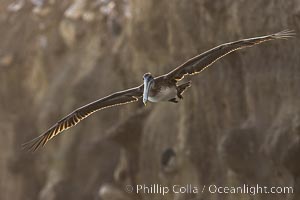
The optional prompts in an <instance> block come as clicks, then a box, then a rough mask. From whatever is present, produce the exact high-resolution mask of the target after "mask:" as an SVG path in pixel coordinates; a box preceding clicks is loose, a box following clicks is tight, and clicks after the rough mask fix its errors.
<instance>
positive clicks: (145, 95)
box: [143, 72, 154, 105]
mask: <svg viewBox="0 0 300 200" xmlns="http://www.w3.org/2000/svg"><path fill="white" fill-rule="evenodd" d="M143 79H144V93H143V103H144V104H145V105H146V104H147V101H148V96H149V90H150V88H151V86H152V84H153V80H154V78H153V76H152V75H151V74H150V73H149V72H148V73H146V74H144V76H143Z"/></svg>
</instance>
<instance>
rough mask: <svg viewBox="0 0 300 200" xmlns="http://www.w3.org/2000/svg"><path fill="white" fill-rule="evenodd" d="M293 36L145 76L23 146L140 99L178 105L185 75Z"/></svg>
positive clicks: (227, 47) (247, 42) (220, 51)
mask: <svg viewBox="0 0 300 200" xmlns="http://www.w3.org/2000/svg"><path fill="white" fill-rule="evenodd" d="M294 35H295V33H294V32H293V31H288V30H286V31H281V32H279V33H275V34H271V35H266V36H261V37H254V38H249V39H242V40H238V41H235V42H230V43H225V44H222V45H219V46H217V47H215V48H212V49H210V50H208V51H206V52H204V53H202V54H199V55H197V56H195V57H193V58H191V59H189V60H188V61H186V62H185V63H183V64H182V65H180V66H178V67H177V68H175V69H174V70H172V71H171V72H169V73H167V74H164V75H161V76H158V77H156V78H155V77H153V76H152V75H151V74H150V73H146V74H144V76H143V79H144V83H143V84H142V85H140V86H138V87H134V88H131V89H128V90H123V91H120V92H116V93H113V94H111V95H109V96H106V97H104V98H101V99H99V100H96V101H94V102H92V103H89V104H87V105H85V106H82V107H80V108H78V109H76V110H74V111H73V112H71V113H70V114H69V115H67V116H66V117H64V118H62V119H61V120H59V121H58V122H57V123H56V124H54V125H53V126H52V127H50V128H49V129H48V130H47V131H45V132H44V133H43V134H41V135H40V136H38V137H36V138H34V139H33V140H31V141H29V142H27V143H25V144H23V145H24V147H25V148H26V149H28V150H30V151H35V150H37V149H38V148H39V147H41V146H44V145H45V144H46V143H47V142H48V141H49V140H50V139H52V138H53V137H54V136H56V135H57V134H59V133H61V132H63V131H64V130H67V129H69V128H71V127H73V126H75V125H76V124H78V123H79V122H80V121H82V120H83V119H85V118H86V117H88V116H89V115H91V114H93V113H94V112H96V111H99V110H102V109H104V108H108V107H112V106H116V105H122V104H127V103H131V102H136V101H138V100H139V99H140V98H143V103H144V104H145V105H146V103H147V102H148V101H150V102H162V101H166V102H173V103H178V101H179V100H180V99H182V98H183V97H182V94H183V92H184V91H185V90H186V89H187V88H188V87H190V86H191V82H190V81H189V82H186V83H183V84H179V81H180V80H182V79H183V78H184V77H185V76H188V75H195V74H198V73H200V72H202V71H203V70H204V69H206V68H207V67H209V66H211V65H212V64H213V63H214V62H216V61H217V60H219V59H220V58H222V57H224V56H225V55H227V54H229V53H231V52H234V51H237V50H239V49H243V48H246V47H252V46H254V45H256V44H260V43H262V42H266V41H271V40H276V39H288V38H290V37H293V36H294Z"/></svg>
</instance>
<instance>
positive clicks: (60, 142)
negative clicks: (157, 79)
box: [0, 0, 300, 200]
mask: <svg viewBox="0 0 300 200" xmlns="http://www.w3.org/2000/svg"><path fill="white" fill-rule="evenodd" d="M299 16H300V3H299V2H298V1H297V0H291V1H288V2H285V1H263V0H260V1H255V2H252V1H231V0H225V1H218V2H212V1H209V0H194V1H188V2H185V1H180V0H173V1H167V0H163V1H162V0H152V1H147V0H143V1H140V0H131V1H129V0H122V1H109V0H108V1H97V0H95V1H82V0H75V1H69V0H68V1H63V2H61V1H52V0H49V1H22V0H18V1H14V2H12V1H8V0H4V1H1V3H0V33H1V37H0V47H1V48H0V110H1V115H0V155H1V156H0V158H1V159H0V198H1V199H3V200H6V199H47V200H48V199H49V200H50V199H51V200H52V199H53V200H54V199H74V200H75V199H83V198H88V199H135V198H136V199H161V196H160V195H147V194H143V195H140V196H130V195H129V194H127V193H126V192H124V186H125V185H127V184H132V185H134V184H154V183H155V184H163V185H173V184H175V183H176V184H182V185H184V184H194V185H203V184H219V185H222V186H228V185H242V184H249V185H251V184H261V185H267V186H268V185H276V186H277V185H282V186H293V187H294V190H295V193H294V195H281V196H276V197H280V199H299V193H298V192H297V189H298V188H299V179H298V175H299V172H300V165H299V162H298V160H299V159H298V155H299V151H300V150H299V149H300V148H299V147H300V144H299V133H300V109H299V108H300V101H299V99H300V92H299V86H300V78H299V77H300V67H299V63H300V57H299V53H300V50H299V48H298V46H299V45H300V42H299V39H298V38H295V39H291V40H287V41H274V42H269V43H266V44H262V45H260V46H257V47H253V48H251V49H246V50H243V51H241V52H238V53H234V54H232V55H229V56H227V57H226V58H223V59H222V60H221V61H218V62H216V63H215V64H214V65H213V66H212V67H210V68H209V69H207V70H206V71H204V72H203V73H202V74H200V75H198V76H195V77H192V87H191V88H189V89H188V91H187V92H186V93H185V94H184V101H182V102H180V103H178V104H171V103H169V104H168V103H162V104H149V106H147V108H143V106H142V105H141V104H139V103H137V104H132V105H126V106H123V107H118V108H111V109H107V110H103V111H101V112H99V113H97V114H95V115H94V116H92V117H90V118H88V120H85V121H84V122H82V124H80V125H78V126H76V127H75V128H73V129H71V130H69V131H66V132H65V134H62V135H61V136H59V137H57V138H55V139H54V140H53V141H51V142H50V143H49V145H47V146H46V147H45V148H44V149H43V150H41V151H39V152H37V153H35V154H27V153H25V152H23V151H21V147H20V145H21V143H23V142H25V141H27V140H28V139H30V138H32V137H35V136H37V135H38V134H39V133H42V132H43V131H44V130H46V129H47V128H48V127H49V126H51V125H52V124H53V123H55V121H56V120H57V119H60V118H61V117H63V116H64V115H65V114H68V113H69V112H70V111H72V110H73V109H74V108H77V107H79V106H82V105H83V104H85V103H88V102H90V101H93V100H95V99H97V98H100V97H103V96H105V95H107V94H110V93H111V92H115V91H118V90H122V89H125V88H129V87H133V86H136V85H138V84H140V83H141V81H142V75H143V73H144V72H148V71H150V72H151V73H152V74H153V75H160V74H163V73H166V72H168V71H169V70H171V69H172V68H174V67H175V66H177V65H179V64H181V63H182V62H184V61H185V60H187V59H188V58H190V57H192V56H194V55H196V54H198V53H201V52H203V51H205V50H207V49H209V48H212V47H214V46H216V45H219V44H221V43H224V42H229V41H234V40H237V39H241V38H247V37H253V36H259V35H264V34H269V33H273V32H277V31H281V30H283V29H287V28H288V29H294V30H295V31H296V32H297V33H298V35H299V34H300V25H299V24H300V17H299ZM170 152H171V154H170ZM170 155H171V157H170ZM169 158H170V159H172V162H167V161H168V159H169ZM169 165H170V166H169ZM195 197H199V198H200V197H201V198H205V199H207V198H210V199H217V198H222V199H232V198H245V199H249V198H250V197H249V196H248V195H225V196H223V195H216V194H214V195H213V194H209V193H208V192H207V193H201V194H197V195H191V194H181V196H179V195H174V194H169V195H167V196H165V197H164V199H190V198H195ZM273 198H274V196H271V195H255V196H253V197H252V199H257V200H260V199H273Z"/></svg>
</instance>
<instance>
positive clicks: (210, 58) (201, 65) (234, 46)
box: [165, 30, 295, 81]
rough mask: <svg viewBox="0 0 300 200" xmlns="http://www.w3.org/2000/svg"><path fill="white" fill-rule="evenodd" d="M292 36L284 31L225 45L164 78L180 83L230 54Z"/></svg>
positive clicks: (203, 54) (196, 58)
mask: <svg viewBox="0 0 300 200" xmlns="http://www.w3.org/2000/svg"><path fill="white" fill-rule="evenodd" d="M294 35H295V33H294V31H289V30H285V31H281V32H279V33H275V34H271V35H266V36H261V37H255V38H249V39H243V40H239V41H235V42H230V43H225V44H222V45H220V46H217V47H215V48H213V49H210V50H208V51H206V52H204V53H202V54H200V55H197V56H195V57H193V58H191V59H190V60H188V61H186V62H185V63H183V64H182V65H181V66H179V67H177V68H175V69H174V70H172V71H171V72H169V73H168V74H166V75H165V76H166V77H167V78H169V79H171V80H172V79H173V80H175V81H180V80H181V79H183V78H184V76H185V75H194V74H197V73H200V72H201V71H203V70H204V69H205V68H207V67H209V66H210V65H212V64H213V63H214V62H216V61H217V60H219V59H220V58H222V57H223V56H226V55H227V54H229V53H231V52H234V51H236V50H239V49H243V48H246V47H251V46H254V45H256V44H260V43H262V42H266V41H269V40H276V39H288V38H290V37H293V36H294Z"/></svg>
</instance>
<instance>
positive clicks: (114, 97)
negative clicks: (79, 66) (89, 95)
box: [23, 85, 143, 151]
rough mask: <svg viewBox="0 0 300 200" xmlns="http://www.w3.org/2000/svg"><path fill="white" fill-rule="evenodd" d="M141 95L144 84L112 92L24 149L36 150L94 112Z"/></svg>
mask: <svg viewBox="0 0 300 200" xmlns="http://www.w3.org/2000/svg"><path fill="white" fill-rule="evenodd" d="M141 96H143V85H141V86H139V87H136V88H132V89H128V90H124V91H121V92H117V93H114V94H111V95H109V96H106V97H104V98H102V99H99V100H97V101H94V102H92V103H90V104H87V105H85V106H83V107H81V108H78V109H76V110H75V111H73V112H72V113H70V114H69V115H68V116H66V117H64V118H63V119H61V120H60V121H58V122H57V123H56V124H54V125H53V126H52V127H51V128H49V129H48V130H47V131H46V132H44V133H43V134H41V135H40V136H38V137H37V138H35V139H33V140H31V141H29V142H27V143H25V144H23V147H24V149H27V150H29V151H35V150H37V149H38V148H39V147H40V146H44V145H45V144H46V143H47V142H48V141H49V140H50V139H52V138H53V137H54V136H56V135H58V134H59V133H61V132H63V131H64V130H67V129H69V128H71V127H73V126H75V125H76V124H78V123H79V122H80V121H82V120H83V119H85V118H86V117H88V116H89V115H91V114H93V113H94V112H96V111H98V110H102V109H104V108H108V107H112V106H116V105H122V104H127V103H131V102H135V101H138V98H140V97H141Z"/></svg>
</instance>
